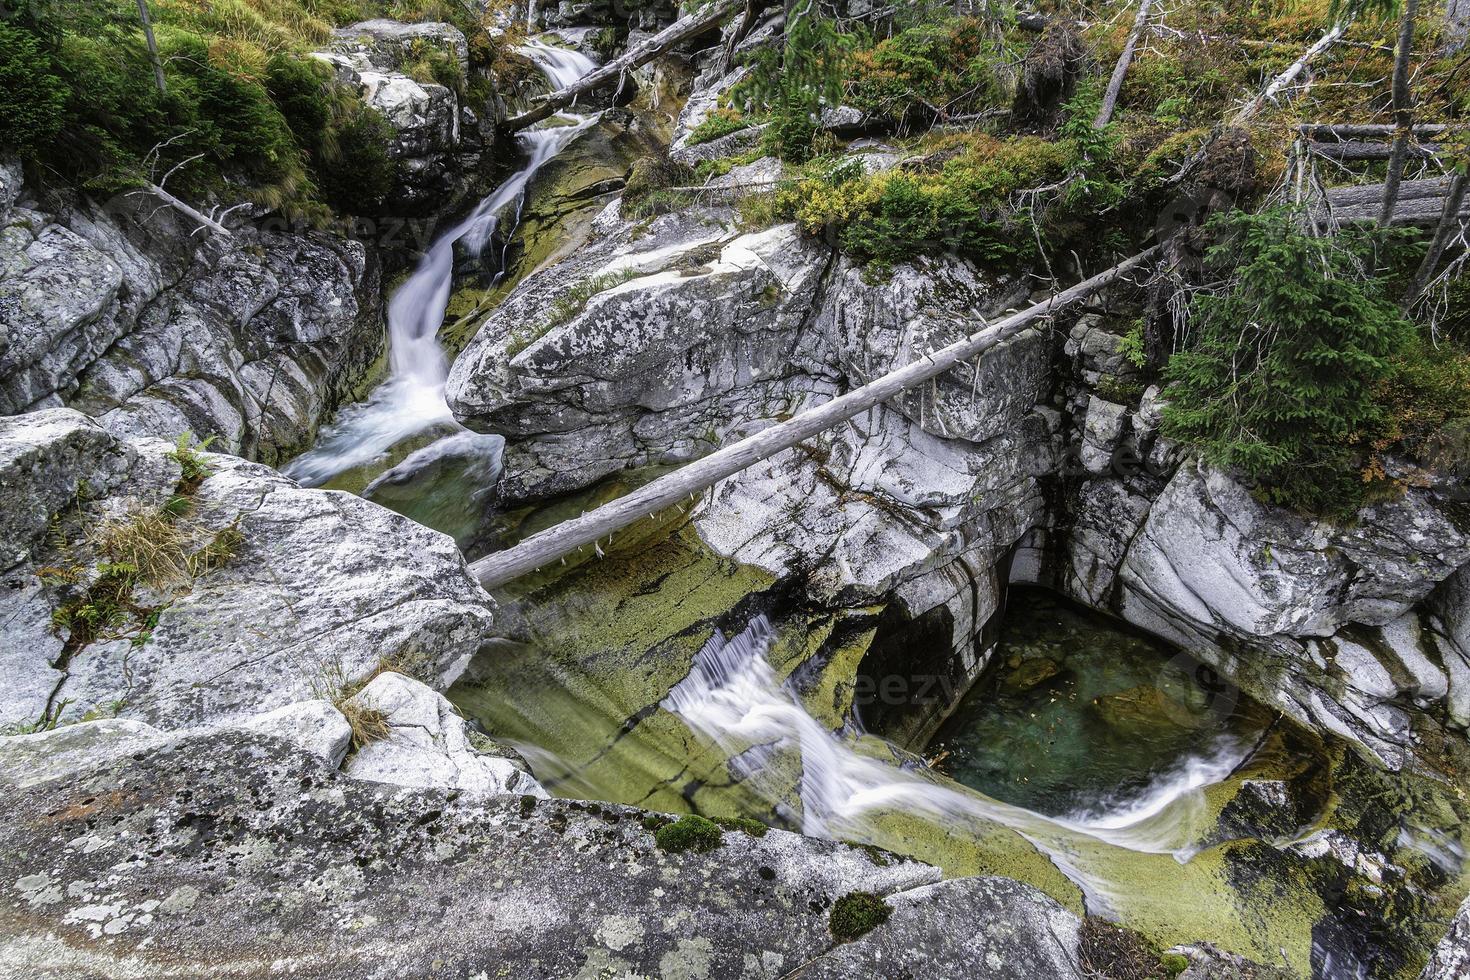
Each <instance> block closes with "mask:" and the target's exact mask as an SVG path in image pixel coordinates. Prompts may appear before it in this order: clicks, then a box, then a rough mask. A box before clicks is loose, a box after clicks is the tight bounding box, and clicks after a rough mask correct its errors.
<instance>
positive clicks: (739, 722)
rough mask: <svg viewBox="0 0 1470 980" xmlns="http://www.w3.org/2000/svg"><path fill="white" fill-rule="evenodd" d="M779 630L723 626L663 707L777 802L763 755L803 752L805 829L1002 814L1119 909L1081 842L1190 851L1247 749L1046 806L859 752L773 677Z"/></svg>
mask: <svg viewBox="0 0 1470 980" xmlns="http://www.w3.org/2000/svg"><path fill="white" fill-rule="evenodd" d="M773 638H774V632H773V631H772V629H771V626H770V624H769V623H768V622H767V621H766V619H765V617H763V616H758V617H756V618H755V619H754V620H753V621H752V622H751V623H750V625H749V626H748V627H747V628H746V629H745V631H744V632H742V633H740V634H739V635H737V636H735V637H733V638H732V639H729V640H726V639H725V638H724V637H723V636H722V635H720V634H719V633H716V634H715V636H714V637H713V638H712V639H711V640H710V641H709V643H707V644H706V645H705V647H704V649H702V650H700V652H699V653H698V655H696V657H695V659H694V665H693V667H692V669H691V670H690V672H689V676H687V677H686V678H684V680H682V681H680V682H679V683H678V684H677V685H675V686H674V688H673V690H671V691H670V692H669V695H668V697H666V698H665V699H664V700H663V702H662V705H663V707H664V708H665V709H666V710H668V711H670V712H672V713H673V714H675V715H676V716H678V717H679V718H680V719H681V720H682V721H683V722H684V723H685V724H686V725H687V726H688V727H689V728H690V729H691V730H692V731H694V732H696V733H697V734H700V735H702V736H704V737H705V738H707V739H709V740H711V741H712V742H714V743H715V744H716V745H718V746H719V747H720V748H721V749H722V750H724V751H725V752H726V753H728V754H729V756H730V758H731V760H732V761H731V767H732V769H735V770H737V771H738V773H739V775H740V776H741V777H743V779H744V782H745V784H746V785H748V786H750V787H751V788H753V789H754V790H755V791H756V792H757V793H759V794H761V795H762V796H763V797H764V798H765V799H766V800H767V801H768V802H770V803H771V804H772V805H773V806H777V807H779V806H780V805H781V799H782V795H783V791H784V789H785V787H786V785H787V784H786V783H785V782H784V781H783V779H782V777H781V774H780V772H779V771H778V770H777V767H768V766H766V765H764V762H765V761H766V760H768V759H770V758H771V757H772V756H774V755H776V754H782V753H791V752H794V753H796V754H797V755H798V756H799V760H800V768H801V781H800V790H799V796H800V800H801V809H802V812H801V825H802V832H803V833H805V834H808V835H810V836H817V837H830V838H834V839H840V840H858V841H868V842H870V843H880V842H879V841H873V840H871V839H870V837H869V836H868V833H869V831H868V828H867V827H866V826H865V821H864V818H865V817H866V816H868V815H870V814H873V813H875V812H876V811H880V810H888V811H903V812H908V813H922V814H925V815H927V816H930V817H933V818H942V819H944V820H946V821H947V822H948V821H956V820H958V821H964V820H977V821H981V822H993V823H997V824H1001V825H1003V826H1006V827H1009V828H1011V829H1013V830H1016V831H1018V832H1019V833H1021V834H1022V835H1023V836H1025V837H1026V838H1027V839H1028V840H1030V841H1031V842H1032V843H1033V844H1035V845H1036V846H1037V847H1038V848H1039V849H1040V850H1042V851H1043V852H1045V853H1046V854H1047V855H1048V856H1049V857H1050V858H1051V859H1052V861H1053V862H1054V863H1056V865H1057V866H1058V868H1060V869H1061V870H1062V871H1063V873H1065V874H1067V875H1068V877H1070V878H1072V879H1073V880H1074V881H1076V882H1077V884H1078V885H1079V886H1080V887H1081V888H1082V889H1083V891H1084V892H1085V893H1086V894H1087V896H1088V902H1089V905H1090V906H1091V907H1092V908H1093V909H1094V911H1105V910H1107V909H1109V908H1111V907H1112V906H1113V904H1114V899H1115V898H1116V897H1117V895H1118V892H1116V891H1115V890H1114V888H1113V887H1112V883H1110V882H1107V881H1105V880H1102V879H1101V878H1099V877H1098V876H1096V875H1095V874H1092V873H1090V872H1088V871H1087V870H1085V869H1084V868H1083V867H1081V866H1080V863H1079V861H1078V860H1077V857H1078V844H1079V841H1090V842H1094V843H1100V844H1106V845H1111V846H1114V847H1121V848H1126V849H1128V850H1133V851H1142V852H1146V853H1152V854H1171V855H1173V856H1174V857H1175V859H1176V860H1179V861H1185V860H1188V858H1189V857H1190V856H1192V855H1193V853H1194V839H1195V837H1196V835H1197V832H1198V831H1199V829H1200V827H1199V821H1198V820H1197V819H1196V817H1198V816H1200V815H1202V814H1203V812H1204V802H1205V801H1204V794H1203V790H1204V788H1205V787H1207V786H1210V785H1212V784H1214V783H1217V782H1219V781H1220V780H1222V779H1224V778H1225V777H1227V776H1228V775H1229V774H1230V773H1231V772H1232V771H1233V770H1234V769H1235V768H1236V766H1237V765H1238V764H1239V763H1240V762H1241V760H1242V757H1243V755H1244V750H1243V749H1242V748H1241V747H1240V746H1239V745H1238V744H1236V743H1234V742H1231V743H1228V744H1227V743H1221V744H1219V745H1217V746H1216V747H1215V748H1214V749H1213V750H1212V751H1211V752H1209V753H1208V754H1206V755H1203V756H1198V757H1193V758H1190V759H1187V760H1185V761H1184V762H1182V763H1181V764H1180V765H1179V766H1178V767H1176V768H1175V769H1174V770H1172V771H1170V772H1168V773H1165V774H1162V775H1161V776H1159V777H1158V778H1157V779H1155V780H1154V781H1153V783H1152V784H1150V785H1149V786H1148V787H1147V788H1146V789H1145V790H1144V791H1143V792H1142V793H1140V794H1137V795H1135V796H1133V797H1131V798H1129V799H1127V800H1120V801H1114V802H1111V803H1109V804H1108V805H1106V806H1101V807H1099V809H1098V810H1096V811H1092V812H1086V813H1078V814H1072V815H1069V816H1067V817H1055V818H1054V817H1046V816H1042V815H1040V814H1037V813H1033V812H1031V811H1029V810H1024V809H1022V808H1020V807H1016V806H1011V805H1009V804H1006V803H1001V802H999V801H996V800H992V799H989V798H988V797H985V796H982V795H980V794H979V793H975V792H972V791H968V790H964V789H961V788H959V787H951V786H945V785H941V784H940V783H938V782H936V781H933V780H930V779H928V778H925V777H924V776H923V775H921V774H919V773H918V772H916V771H909V770H906V769H902V768H900V767H898V766H897V765H894V764H892V763H890V762H886V761H884V760H882V759H878V758H873V757H870V756H867V755H862V754H859V752H858V751H857V750H856V747H855V745H854V743H853V742H852V741H850V740H848V739H844V738H843V737H841V736H840V735H838V734H835V733H833V732H831V731H829V730H827V729H826V728H825V727H824V726H823V725H822V724H821V723H820V722H818V721H817V720H816V719H815V718H813V717H812V716H811V714H809V713H808V712H807V711H806V709H805V708H804V707H802V705H801V702H800V701H799V700H798V699H797V697H796V695H795V694H794V693H793V692H792V691H790V690H789V689H787V688H786V687H784V686H783V685H781V684H780V683H779V682H778V681H777V680H776V675H775V671H774V670H772V668H771V666H770V664H769V663H767V661H766V652H767V650H768V648H769V646H770V643H771V640H772V639H773Z"/></svg>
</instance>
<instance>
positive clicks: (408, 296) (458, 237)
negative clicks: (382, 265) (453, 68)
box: [283, 38, 597, 486]
mask: <svg viewBox="0 0 1470 980" xmlns="http://www.w3.org/2000/svg"><path fill="white" fill-rule="evenodd" d="M520 50H521V51H522V52H523V53H524V54H525V55H526V56H527V57H528V58H530V59H531V60H532V61H533V62H535V63H536V66H537V67H538V68H540V69H541V72H542V74H543V75H545V76H546V79H547V81H548V82H549V83H550V84H551V86H552V88H553V89H559V88H562V87H564V86H566V85H569V84H571V83H572V82H574V81H576V80H577V79H578V78H581V77H582V76H583V75H586V74H588V73H589V72H591V71H592V70H593V69H595V68H596V67H597V64H596V62H594V61H593V60H592V59H591V58H588V57H587V56H585V55H583V54H580V53H578V52H576V51H569V50H566V49H564V48H556V47H552V46H551V45H548V44H545V43H543V42H541V41H538V40H535V39H534V38H533V39H531V40H528V41H526V42H525V44H523V45H522V46H521V49H520ZM562 118H565V119H568V120H570V124H568V125H561V126H548V127H545V128H541V129H534V130H529V131H526V132H523V133H520V134H519V135H518V136H517V140H518V143H519V145H520V147H521V149H522V151H523V152H524V153H525V156H526V163H525V165H524V166H522V167H521V169H519V170H517V171H516V172H515V173H513V174H511V175H510V177H509V178H507V179H506V181H505V183H503V184H501V185H500V186H499V187H497V188H495V190H494V191H492V192H491V193H490V195H489V196H488V197H486V198H485V199H484V200H482V201H481V202H480V203H479V204H478V205H477V206H476V207H475V209H474V211H472V212H471V213H470V214H469V216H468V217H466V218H464V219H463V220H462V221H460V222H459V223H458V224H456V225H454V227H452V228H450V229H449V231H447V232H445V233H444V234H443V235H441V236H439V238H437V239H436V240H435V241H434V244H433V245H431V246H430V247H429V250H428V251H427V252H425V253H424V255H423V257H422V258H421V259H419V263H418V265H417V266H416V267H415V268H414V270H413V273H412V274H411V275H410V276H409V277H408V279H407V280H406V281H405V282H404V283H403V285H402V286H400V287H398V289H397V290H396V291H395V292H394V293H393V296H392V298H390V299H389V301H388V367H389V375H388V379H387V380H386V381H384V382H383V383H382V384H381V385H379V386H378V387H377V388H376V389H374V390H373V393H372V394H371V395H370V396H369V397H368V399H367V400H366V401H363V402H359V403H357V404H354V405H349V406H347V407H346V408H344V409H343V410H342V411H341V412H340V413H339V414H338V416H337V419H336V421H335V422H333V424H332V425H331V426H329V427H328V428H326V429H325V430H323V432H322V434H321V436H320V437H319V438H318V440H317V442H316V445H315V446H313V447H312V448H311V450H309V451H308V452H306V453H303V454H302V455H300V456H298V457H297V458H296V459H294V460H292V461H291V463H290V464H289V465H287V466H286V467H285V469H284V471H283V472H285V474H286V475H287V476H289V477H291V478H292V479H293V480H296V481H297V482H299V483H301V484H303V485H305V486H320V485H321V484H323V483H325V482H326V481H327V480H330V479H331V478H332V477H334V476H336V475H337V474H339V473H342V472H344V471H346V470H349V469H352V468H353V467H357V466H363V465H366V464H368V463H371V462H373V461H374V460H376V459H378V458H379V457H381V456H382V455H383V454H384V453H386V452H387V451H388V450H389V449H391V448H392V447H393V446H395V445H397V444H398V443H399V442H401V441H403V440H404V439H407V438H409V437H410V436H414V435H417V434H418V433H420V432H424V431H426V430H428V429H430V428H432V427H433V426H436V425H444V426H450V427H454V428H458V424H457V423H456V422H455V421H454V416H453V415H452V414H451V413H450V411H449V406H448V404H447V403H446V402H445V400H444V383H445V381H446V380H448V377H449V359H448V358H447V357H446V356H445V354H444V348H443V347H441V346H440V344H439V327H440V326H441V325H442V324H443V322H444V311H445V309H446V308H447V307H448V305H449V296H450V293H451V292H452V290H453V286H454V255H455V248H456V246H458V247H459V248H462V249H464V250H465V251H466V252H468V253H469V254H471V255H475V256H478V255H479V254H480V252H481V250H482V249H484V247H485V244H486V243H487V242H488V241H490V239H491V237H492V236H493V235H494V234H495V232H496V229H497V228H498V227H499V224H500V221H501V218H502V215H503V212H505V211H506V210H507V209H510V208H512V207H513V208H514V209H515V214H514V216H513V221H512V224H511V226H510V231H511V232H514V230H515V226H516V225H517V224H519V222H520V207H521V205H522V203H523V202H524V200H525V192H526V188H527V187H528V186H529V185H530V183H531V181H532V179H533V178H535V176H536V173H537V171H539V170H540V169H541V168H542V167H543V166H544V165H545V164H546V162H547V161H548V160H550V159H552V158H553V157H555V156H556V155H557V154H558V153H560V152H561V151H562V150H563V149H564V148H565V147H566V146H567V144H568V143H570V142H571V141H572V140H573V139H574V138H575V137H576V135H577V134H578V133H580V132H582V131H583V130H584V129H586V128H587V127H588V126H591V125H592V124H593V123H594V122H596V116H592V115H587V116H583V115H575V114H572V113H563V114H562ZM508 237H509V236H508V235H507V238H508ZM501 264H502V266H503V265H504V257H503V256H502V262H501ZM503 272H504V270H503V269H502V271H501V273H500V274H503Z"/></svg>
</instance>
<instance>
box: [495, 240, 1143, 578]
mask: <svg viewBox="0 0 1470 980" xmlns="http://www.w3.org/2000/svg"><path fill="white" fill-rule="evenodd" d="M1157 251H1158V246H1154V247H1152V248H1150V249H1148V250H1146V251H1144V252H1141V253H1139V254H1138V255H1135V256H1133V257H1132V258H1130V259H1126V260H1124V261H1122V262H1119V263H1118V264H1117V265H1115V266H1113V267H1112V268H1110V269H1108V270H1106V271H1105V272H1100V273H1098V274H1097V275H1095V276H1093V277H1092V278H1090V279H1086V280H1084V281H1082V282H1080V283H1078V284H1077V285H1075V286H1072V287H1071V288H1070V289H1066V290H1063V291H1062V292H1060V293H1057V294H1056V295H1055V296H1052V297H1051V298H1049V299H1047V300H1046V301H1044V302H1041V303H1037V304H1036V305H1034V306H1030V307H1028V308H1026V309H1024V310H1021V311H1020V312H1019V313H1013V314H1011V315H1010V316H1008V317H1005V318H1004V319H1002V320H998V321H996V322H995V323H992V324H987V325H986V326H985V327H984V328H982V329H981V330H979V331H977V332H975V333H973V334H970V335H969V336H968V337H965V338H964V339H962V340H958V341H956V342H955V343H953V344H950V345H949V346H948V347H945V348H943V349H942V350H937V351H934V352H932V353H930V354H927V355H924V356H923V357H920V358H919V359H917V360H915V361H911V362H910V363H908V364H906V365H904V366H903V367H901V368H899V369H898V370H896V371H892V372H890V373H888V374H885V375H883V376H882V377H880V378H876V379H874V380H872V381H870V382H868V383H867V384H865V385H863V386H862V387H859V388H854V389H853V390H852V391H849V392H848V393H847V394H845V395H840V396H838V397H837V398H834V399H832V400H831V401H829V402H825V403H823V404H821V405H818V406H817V407H816V408H812V409H808V410H807V411H805V412H800V413H798V414H797V415H795V416H793V417H791V418H790V419H788V420H786V421H785V422H780V423H777V424H776V425H773V426H771V427H770V428H768V429H765V430H763V431H761V432H759V433H757V434H755V435H753V436H750V437H748V438H745V439H741V440H740V441H739V442H735V443H732V444H730V445H728V446H726V447H725V448H723V449H719V450H716V451H715V452H713V453H711V454H709V455H708V456H705V457H703V458H701V459H698V460H695V461H694V462H692V463H689V464H688V465H686V466H683V467H681V468H679V469H678V470H675V471H674V472H672V473H669V474H667V475H665V476H662V477H659V478H658V479H656V480H654V481H652V482H651V483H647V484H645V485H644V486H642V487H640V488H638V489H637V490H634V491H633V492H632V493H630V494H628V495H627V496H624V497H619V498H618V499H617V500H614V501H612V502H610V503H607V504H604V505H602V506H601V507H599V508H597V509H596V510H593V511H590V512H589V513H586V514H583V515H582V516H580V517H574V518H572V519H571V520H569V521H565V522H563V523H561V524H558V525H556V526H555V527H552V528H548V529H547V530H545V531H541V532H540V533H538V534H533V535H531V536H530V537H529V538H527V539H526V540H524V541H522V542H521V543H519V544H517V545H515V546H513V547H511V548H507V549H506V550H504V551H498V552H495V553H494V554H491V555H487V556H485V557H484V558H481V559H480V560H479V561H476V562H474V563H472V564H471V565H470V571H472V572H473V573H474V575H475V577H476V578H478V579H479V581H480V584H481V585H483V586H485V587H486V588H493V587H494V586H497V585H504V584H505V583H506V582H509V581H511V580H513V579H515V578H518V577H519V576H521V575H524V574H526V573H527V572H532V571H535V570H536V569H538V568H541V567H543V566H546V565H549V564H551V563H552V562H554V561H556V560H557V559H559V558H562V557H564V556H566V555H568V554H570V553H571V552H573V551H575V550H576V549H578V548H582V547H585V546H587V545H589V544H591V545H595V544H596V542H598V541H599V540H601V539H602V538H606V537H608V536H610V535H611V534H613V533H614V532H616V531H619V530H621V529H623V528H625V527H628V526H629V525H631V524H634V523H636V522H637V521H639V520H642V519H644V518H646V517H648V516H649V515H651V514H653V513H655V512H657V511H660V510H663V509H664V508H666V507H671V506H673V505H674V504H677V503H680V502H681V501H684V500H687V499H688V498H689V497H690V496H691V495H692V494H694V493H697V492H699V491H701V490H705V489H707V488H709V487H712V486H714V485H715V484H716V483H718V482H720V481H721V480H723V479H725V478H726V477H728V476H733V475H734V474H736V473H739V472H740V471H741V470H743V469H745V468H746V467H747V466H751V465H753V464H754V463H757V462H759V461H760V460H763V459H765V458H767V457H768V456H774V455H775V454H776V453H779V452H781V451H782V450H785V449H790V448H792V447H793V446H795V445H797V444H798V443H800V442H802V441H803V440H805V439H809V438H811V437H812V436H814V435H816V434H817V433H818V432H821V431H822V430H823V429H827V428H830V427H831V426H833V425H836V424H837V423H839V422H843V421H846V420H847V419H850V418H852V417H853V416H855V415H859V414H861V413H863V412H866V411H867V410H868V409H870V408H872V407H873V406H875V405H879V404H882V403H883V402H885V401H887V400H888V399H890V398H892V397H894V396H895V395H897V394H898V393H899V392H902V391H904V390H905V389H908V388H912V387H915V386H916V385H920V384H923V383H925V382H928V381H929V380H931V379H933V378H937V377H938V376H939V375H941V374H944V373H945V372H946V371H949V370H950V369H951V368H953V367H955V366H956V365H958V364H960V363H961V362H963V361H967V360H969V359H970V358H972V357H975V356H976V355H978V354H981V353H983V352H984V351H987V350H990V349H991V348H993V347H995V346H996V345H997V344H1000V343H1002V342H1003V341H1005V340H1007V339H1009V338H1010V337H1013V336H1015V335H1016V334H1018V333H1020V332H1021V331H1022V330H1024V329H1025V328H1026V327H1028V326H1030V325H1031V324H1033V323H1035V322H1036V321H1037V320H1041V319H1045V318H1046V317H1049V316H1052V315H1053V314H1055V313H1057V312H1060V311H1061V310H1063V309H1066V308H1067V307H1069V306H1071V305H1072V304H1073V303H1076V302H1078V301H1079V300H1083V299H1086V298H1087V297H1088V296H1091V295H1092V294H1093V293H1095V292H1097V291H1098V290H1099V289H1102V288H1103V287H1104V286H1106V285H1108V284H1109V283H1111V282H1114V281H1115V280H1117V279H1118V278H1119V277H1121V276H1124V275H1127V274H1128V273H1130V272H1132V271H1133V270H1134V269H1137V268H1138V267H1139V266H1141V265H1143V264H1144V263H1145V262H1147V261H1148V260H1149V259H1151V258H1152V257H1153V256H1154V254H1155V253H1156V252H1157Z"/></svg>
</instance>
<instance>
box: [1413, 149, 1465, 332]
mask: <svg viewBox="0 0 1470 980" xmlns="http://www.w3.org/2000/svg"><path fill="white" fill-rule="evenodd" d="M1467 189H1470V177H1467V175H1466V173H1465V171H1464V170H1456V171H1455V173H1454V176H1452V177H1451V178H1450V183H1449V186H1448V187H1447V188H1445V195H1444V206H1443V207H1441V208H1440V212H1439V221H1438V222H1436V223H1435V227H1434V237H1433V238H1432V239H1431V240H1430V242H1429V251H1428V252H1426V253H1425V254H1424V260H1423V261H1422V262H1420V263H1419V269H1418V271H1416V272H1415V273H1414V278H1413V280H1412V281H1411V282H1410V283H1409V288H1408V289H1407V290H1406V291H1405V293H1404V309H1406V310H1407V309H1408V308H1409V307H1411V306H1413V305H1414V304H1415V303H1417V302H1418V301H1419V297H1420V296H1422V295H1423V294H1424V290H1425V289H1426V288H1428V286H1429V283H1430V281H1431V280H1433V278H1434V270H1435V269H1437V268H1438V267H1439V260H1440V257H1441V256H1442V255H1444V253H1445V249H1446V248H1448V247H1449V244H1450V239H1451V238H1452V237H1454V234H1455V231H1456V230H1457V229H1459V228H1461V227H1462V225H1461V219H1460V215H1461V213H1462V212H1463V211H1464V210H1465V193H1466V191H1467ZM1400 200H1403V198H1402V197H1400Z"/></svg>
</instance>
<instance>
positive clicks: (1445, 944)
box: [1419, 898, 1470, 980]
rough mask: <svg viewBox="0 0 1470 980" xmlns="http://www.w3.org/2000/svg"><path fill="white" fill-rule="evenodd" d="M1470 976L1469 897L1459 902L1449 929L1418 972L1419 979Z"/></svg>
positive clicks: (1452, 979) (1447, 979) (1457, 979)
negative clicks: (1459, 904) (1458, 907)
mask: <svg viewBox="0 0 1470 980" xmlns="http://www.w3.org/2000/svg"><path fill="white" fill-rule="evenodd" d="M1467 976H1470V898H1467V899H1465V901H1464V903H1463V904H1461V906H1460V910H1459V912H1457V913H1455V918H1454V920H1453V921H1452V922H1451V923H1450V928H1449V931H1448V932H1446V933H1445V937H1444V939H1442V940H1440V943H1439V945H1438V946H1436V947H1435V949H1434V955H1433V956H1431V957H1430V958H1429V962H1428V963H1427V964H1426V965H1425V967H1424V972H1423V973H1421V974H1419V980H1465V978H1466V977H1467Z"/></svg>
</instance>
